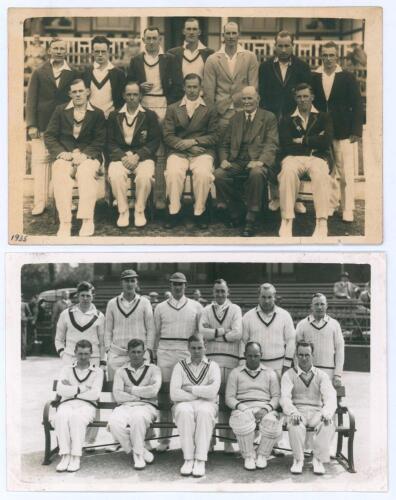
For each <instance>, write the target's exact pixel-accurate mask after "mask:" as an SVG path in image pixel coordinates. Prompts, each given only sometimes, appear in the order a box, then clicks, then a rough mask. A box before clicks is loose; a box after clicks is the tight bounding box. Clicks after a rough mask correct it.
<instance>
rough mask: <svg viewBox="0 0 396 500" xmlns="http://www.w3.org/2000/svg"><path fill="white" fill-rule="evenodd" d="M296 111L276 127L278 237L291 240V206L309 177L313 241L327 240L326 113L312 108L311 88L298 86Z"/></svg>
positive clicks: (329, 138) (329, 137) (328, 134)
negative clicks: (301, 180)
mask: <svg viewBox="0 0 396 500" xmlns="http://www.w3.org/2000/svg"><path fill="white" fill-rule="evenodd" d="M295 99H296V103H297V108H296V110H295V111H294V113H292V114H291V115H289V116H288V117H284V118H283V120H282V122H281V124H280V127H279V139H280V147H281V154H282V160H281V171H280V173H279V175H278V181H279V194H280V208H281V216H282V224H281V227H280V230H279V236H282V237H291V236H292V225H293V219H294V217H295V215H294V206H295V202H296V198H297V195H298V191H299V187H300V178H301V177H302V176H303V175H304V174H309V176H310V178H311V183H312V194H313V200H314V206H315V213H316V227H315V231H314V234H313V237H315V238H325V237H327V216H328V212H329V188H330V176H329V165H330V160H331V156H330V147H331V141H332V139H333V126H332V122H331V118H330V116H329V115H328V114H327V113H321V112H319V111H318V110H317V109H315V107H314V106H313V105H312V102H313V100H314V95H313V93H312V87H311V86H310V85H308V84H306V83H300V84H299V85H297V87H296V89H295Z"/></svg>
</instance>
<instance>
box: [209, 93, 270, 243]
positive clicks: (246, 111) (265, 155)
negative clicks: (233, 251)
mask: <svg viewBox="0 0 396 500" xmlns="http://www.w3.org/2000/svg"><path fill="white" fill-rule="evenodd" d="M241 96H242V105H243V111H238V112H237V113H236V114H235V115H234V116H233V117H232V118H231V120H230V123H229V125H228V127H227V130H226V132H225V135H224V138H223V140H222V142H221V144H220V146H219V160H220V167H219V168H217V169H216V171H215V184H216V190H217V200H218V206H219V208H220V207H221V208H222V209H223V210H224V209H225V208H226V207H228V209H229V212H230V220H227V223H229V224H230V225H231V226H232V227H238V226H239V225H240V224H241V223H244V229H243V231H242V236H254V234H255V222H256V219H257V216H258V214H259V213H261V211H262V208H263V204H264V203H263V202H264V200H266V199H267V196H266V193H267V186H268V179H269V177H270V176H271V169H272V168H273V166H274V163H275V156H276V152H277V149H278V124H277V121H276V118H275V116H274V115H273V114H272V113H270V112H269V111H265V110H264V109H260V108H259V107H258V104H259V97H258V94H257V91H256V89H255V88H254V87H245V88H244V89H243V90H242V92H241ZM236 177H237V178H238V180H237V182H235V180H236V179H235V178H236ZM241 187H242V189H241ZM243 188H245V194H246V216H245V204H244V202H243V201H242V191H243ZM227 219H228V217H227Z"/></svg>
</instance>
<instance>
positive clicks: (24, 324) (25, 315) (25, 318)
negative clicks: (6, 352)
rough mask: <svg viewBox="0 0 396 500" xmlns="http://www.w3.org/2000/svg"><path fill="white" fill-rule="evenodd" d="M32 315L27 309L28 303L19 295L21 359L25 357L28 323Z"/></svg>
mask: <svg viewBox="0 0 396 500" xmlns="http://www.w3.org/2000/svg"><path fill="white" fill-rule="evenodd" d="M32 319H33V315H32V313H31V311H30V309H29V304H28V303H27V302H25V300H24V297H23V296H21V359H22V360H24V359H26V354H27V344H28V338H27V337H28V332H27V329H28V323H29V321H32Z"/></svg>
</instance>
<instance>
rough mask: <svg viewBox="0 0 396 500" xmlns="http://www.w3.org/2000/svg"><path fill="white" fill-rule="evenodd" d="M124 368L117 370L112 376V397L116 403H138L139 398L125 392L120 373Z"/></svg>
mask: <svg viewBox="0 0 396 500" xmlns="http://www.w3.org/2000/svg"><path fill="white" fill-rule="evenodd" d="M123 370H124V368H118V370H117V371H116V372H115V375H114V382H113V396H114V399H115V400H116V401H117V403H128V402H131V401H140V398H139V396H135V395H132V394H129V392H126V391H125V390H124V389H125V386H124V380H123V378H122V371H123Z"/></svg>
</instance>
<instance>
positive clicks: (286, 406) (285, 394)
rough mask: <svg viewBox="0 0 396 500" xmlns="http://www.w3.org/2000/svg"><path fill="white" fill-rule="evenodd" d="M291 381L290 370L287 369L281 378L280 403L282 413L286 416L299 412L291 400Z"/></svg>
mask: <svg viewBox="0 0 396 500" xmlns="http://www.w3.org/2000/svg"><path fill="white" fill-rule="evenodd" d="M292 390H293V381H292V380H291V378H290V370H288V371H287V372H286V373H285V374H284V375H283V377H282V380H281V397H280V405H281V406H282V410H283V413H284V414H285V415H287V416H288V417H289V416H290V415H299V414H300V412H299V411H298V410H297V408H296V407H295V406H294V404H293V400H292Z"/></svg>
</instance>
